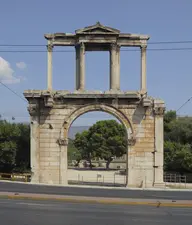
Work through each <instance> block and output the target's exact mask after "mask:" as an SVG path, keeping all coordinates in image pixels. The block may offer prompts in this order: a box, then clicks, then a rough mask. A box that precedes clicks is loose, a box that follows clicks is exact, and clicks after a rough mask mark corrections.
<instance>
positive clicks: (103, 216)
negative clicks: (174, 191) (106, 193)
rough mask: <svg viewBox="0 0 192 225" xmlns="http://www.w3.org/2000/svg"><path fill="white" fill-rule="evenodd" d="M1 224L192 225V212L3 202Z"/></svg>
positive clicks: (25, 201)
mask: <svg viewBox="0 0 192 225" xmlns="http://www.w3.org/2000/svg"><path fill="white" fill-rule="evenodd" d="M0 221H1V222H0V224H1V225H7V224H14V225H42V224H46V225H65V224H66V225H76V224H78V225H84V224H91V225H98V224H99V225H108V224H110V225H117V224H118V225H124V224H130V225H140V224H142V225H150V224H151V225H156V224H158V225H159V224H161V225H181V224H182V225H191V221H192V208H170V207H168V208H166V207H159V208H157V207H151V206H123V205H102V204H82V203H64V202H55V201H30V200H9V199H0Z"/></svg>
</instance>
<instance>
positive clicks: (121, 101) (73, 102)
mask: <svg viewBox="0 0 192 225" xmlns="http://www.w3.org/2000/svg"><path fill="white" fill-rule="evenodd" d="M45 37H46V39H47V40H48V45H47V46H48V79H47V81H48V83H47V87H48V88H47V90H27V91H25V92H24V96H25V97H26V99H27V100H28V102H29V106H28V111H29V114H30V116H31V165H32V172H33V173H34V175H33V177H32V182H36V183H49V184H63V185H66V184H67V176H68V174H67V145H68V131H69V128H70V126H71V124H72V123H73V122H74V120H75V119H77V118H78V117H79V116H81V115H83V114H85V113H87V112H90V111H103V112H107V113H109V114H111V115H113V116H115V117H116V118H117V119H118V120H119V121H120V122H121V123H122V124H123V125H124V127H125V128H126V131H127V141H128V146H127V153H128V165H127V167H128V170H127V176H128V179H127V181H128V183H127V185H128V186H130V187H131V186H132V187H152V186H153V185H155V184H158V185H159V184H161V183H163V114H164V111H165V105H164V101H162V100H160V99H153V98H151V97H148V96H147V90H146V47H147V40H148V39H149V36H147V35H135V34H122V33H120V31H119V30H117V29H114V28H110V27H105V26H103V25H101V24H100V23H97V24H95V25H94V26H89V27H86V28H83V29H79V30H77V31H76V32H75V34H67V33H65V34H58V33H55V34H47V35H45ZM84 42H86V45H85V44H84ZM55 45H62V46H71V45H73V46H75V49H76V89H77V90H75V91H74V92H70V91H68V90H66V91H65V90H60V91H53V90H52V49H53V47H54V46H55ZM121 46H138V47H140V48H141V58H140V63H141V86H140V90H139V91H121V90H120V47H121ZM90 50H93V51H94V50H99V51H100V50H105V51H106V50H107V51H110V88H109V89H110V90H106V91H104V92H101V91H87V90H86V89H85V62H84V60H85V51H90Z"/></svg>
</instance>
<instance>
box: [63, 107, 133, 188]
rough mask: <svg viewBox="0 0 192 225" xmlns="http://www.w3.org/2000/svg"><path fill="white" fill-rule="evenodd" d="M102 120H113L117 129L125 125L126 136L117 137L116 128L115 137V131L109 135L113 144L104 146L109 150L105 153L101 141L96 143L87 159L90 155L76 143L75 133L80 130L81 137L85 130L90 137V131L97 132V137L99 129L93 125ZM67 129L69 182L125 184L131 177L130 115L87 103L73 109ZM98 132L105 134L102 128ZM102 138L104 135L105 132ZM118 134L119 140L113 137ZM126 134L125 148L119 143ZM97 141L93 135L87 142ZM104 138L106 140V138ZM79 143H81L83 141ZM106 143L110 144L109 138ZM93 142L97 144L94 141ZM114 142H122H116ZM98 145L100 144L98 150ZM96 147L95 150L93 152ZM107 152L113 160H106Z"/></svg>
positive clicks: (123, 127)
mask: <svg viewBox="0 0 192 225" xmlns="http://www.w3.org/2000/svg"><path fill="white" fill-rule="evenodd" d="M101 121H102V122H101ZM110 121H111V122H110ZM101 123H102V124H103V125H104V126H109V125H110V124H113V125H114V126H116V128H115V129H117V127H118V128H120V129H121V128H122V129H123V130H124V133H123V134H124V137H123V135H122V134H121V135H119V137H118V134H117V132H116V133H114V137H113V135H111V137H110V140H112V142H111V145H110V146H109V145H108V148H107V147H106V146H103V149H105V151H109V152H104V153H103V152H102V148H100V147H101V145H96V146H94V147H93V149H91V150H90V152H91V154H92V155H91V157H90V159H91V160H88V158H87V155H86V157H85V156H84V153H83V154H82V151H81V150H79V149H81V146H77V139H78V138H77V136H78V135H76V134H77V133H79V136H80V137H82V136H83V134H82V133H84V134H85V135H86V133H89V137H90V135H92V136H91V137H93V133H94V137H95V136H97V134H98V133H97V132H95V130H94V128H95V127H97V128H98V126H102V125H101ZM93 127H94V128H93ZM64 129H65V131H64V136H65V137H67V138H68V183H69V184H89V185H100V186H126V184H127V180H128V174H127V172H126V171H127V168H128V137H130V135H133V129H132V124H130V122H129V121H128V119H127V118H126V117H125V116H124V115H123V114H122V113H121V112H120V111H118V110H117V109H115V108H113V107H111V106H106V105H103V106H101V105H89V106H85V107H82V108H80V109H78V110H77V111H75V112H73V113H72V114H71V115H70V116H69V118H68V119H67V120H66V121H65V122H64ZM91 129H92V130H91ZM105 129H106V133H107V132H108V128H107V127H106V128H105ZM112 129H113V128H112ZM90 130H91V132H92V133H91V132H90ZM117 130H118V129H117ZM117 130H116V131H117ZM90 133H91V134H90ZM99 134H100V135H101V136H102V131H100V133H99ZM106 136H107V135H106ZM106 136H105V137H106ZM102 138H104V137H103V136H102ZM118 138H119V141H120V142H119V143H118V142H115V141H114V140H115V139H118ZM123 138H125V142H126V146H125V149H122V146H121V145H120V143H121V144H122V143H125V142H121V141H122V140H123ZM99 140H101V139H99ZM102 140H103V139H102ZM94 141H95V140H93V139H91V141H90V139H89V140H88V141H87V143H89V144H90V143H92V142H94ZM105 141H106V142H107V140H105ZM113 141H114V142H113ZM78 143H80V144H81V143H82V142H78ZM99 143H100V141H99ZM102 143H103V142H102ZM107 143H108V144H109V142H107ZM93 144H95V142H94V143H93ZM115 144H119V145H117V146H115ZM97 146H99V149H98V150H97ZM89 147H90V145H89ZM106 148H107V150H106ZM84 149H85V148H84ZM89 149H90V148H89ZM95 150H96V153H95V152H94V151H95ZM123 151H124V152H123ZM90 152H89V153H90ZM106 155H109V158H110V160H107V158H106ZM99 156H100V157H99ZM102 156H103V157H102Z"/></svg>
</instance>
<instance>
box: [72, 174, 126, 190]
mask: <svg viewBox="0 0 192 225" xmlns="http://www.w3.org/2000/svg"><path fill="white" fill-rule="evenodd" d="M71 172H72V171H70V172H69V173H71ZM83 172H84V173H83ZM83 172H82V171H76V173H74V171H73V174H72V173H71V174H68V177H69V180H68V183H69V184H78V185H97V186H115V187H124V186H125V185H126V176H125V175H123V174H121V173H120V172H119V171H118V172H99V171H98V172H97V171H94V172H95V173H94V172H90V171H83Z"/></svg>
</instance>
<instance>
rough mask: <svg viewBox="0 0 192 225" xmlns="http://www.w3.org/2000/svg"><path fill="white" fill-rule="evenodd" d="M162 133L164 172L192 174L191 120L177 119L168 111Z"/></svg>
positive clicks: (189, 118)
mask: <svg viewBox="0 0 192 225" xmlns="http://www.w3.org/2000/svg"><path fill="white" fill-rule="evenodd" d="M164 132H165V133H164V136H165V143H164V151H165V170H168V171H176V172H189V171H190V172H192V118H191V117H181V118H177V117H176V112H175V111H168V112H167V113H166V114H165V117H164Z"/></svg>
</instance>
